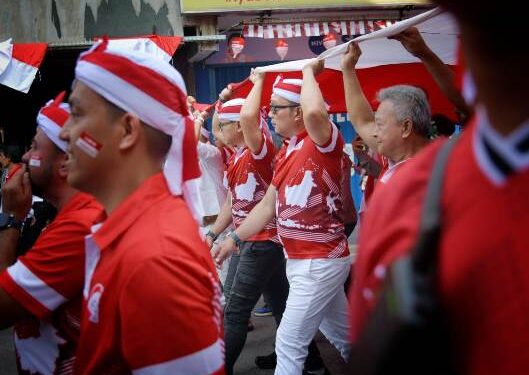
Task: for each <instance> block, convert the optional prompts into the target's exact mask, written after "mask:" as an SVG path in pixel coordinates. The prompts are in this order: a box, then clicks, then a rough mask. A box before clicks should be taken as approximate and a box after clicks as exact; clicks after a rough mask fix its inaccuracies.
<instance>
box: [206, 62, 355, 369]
mask: <svg viewBox="0 0 529 375" xmlns="http://www.w3.org/2000/svg"><path fill="white" fill-rule="evenodd" d="M322 69H323V62H322V61H317V60H314V62H312V63H310V64H308V65H307V66H306V67H305V68H304V69H303V81H302V80H299V79H281V78H280V79H279V80H278V82H277V83H276V84H275V85H274V88H273V94H272V97H271V100H270V112H269V116H270V118H271V119H272V124H273V125H274V128H275V130H276V132H277V133H278V134H280V135H281V136H282V137H284V138H285V139H287V141H286V142H285V145H284V147H283V148H282V149H281V151H279V153H278V156H277V157H276V160H275V166H274V178H273V180H272V183H271V185H270V187H269V188H268V190H267V192H266V195H265V196H264V198H263V199H262V200H261V202H260V203H259V204H258V205H257V206H256V207H255V208H254V209H253V210H252V212H251V213H250V215H248V217H247V218H246V220H245V221H244V222H243V223H242V225H240V226H239V227H238V228H237V229H236V230H235V232H234V233H233V234H232V235H231V237H230V238H228V239H226V240H225V241H224V243H223V244H222V246H221V248H220V250H219V251H218V252H217V254H216V258H217V262H221V261H222V260H223V259H224V258H225V257H226V256H228V255H229V254H230V253H231V252H233V251H234V248H235V246H236V243H237V242H238V241H241V240H243V241H244V240H246V239H247V238H249V237H250V236H252V235H254V233H256V232H257V231H259V230H261V228H263V227H264V226H265V225H266V223H268V222H269V221H270V220H272V219H273V218H276V219H277V231H278V235H279V238H280V240H281V242H282V243H283V245H284V248H285V251H286V253H287V255H288V259H287V266H286V272H287V278H288V281H289V283H290V291H289V295H288V300H287V305H286V309H285V312H284V313H283V318H282V320H281V324H280V326H279V329H278V331H277V339H276V353H277V367H276V371H275V373H276V374H281V375H283V374H285V375H287V374H288V375H291V374H295V375H299V374H302V371H303V362H304V360H305V358H306V356H307V353H308V346H309V343H310V341H311V340H312V338H313V337H314V335H315V334H316V332H317V331H318V329H320V330H321V331H322V333H323V334H324V335H325V336H326V337H327V338H328V339H329V340H330V341H331V342H332V343H333V344H334V345H335V346H336V348H337V349H338V350H339V351H340V353H341V355H342V356H343V358H347V356H348V352H349V347H348V316H347V309H348V306H347V300H346V297H345V293H344V290H343V284H344V282H345V280H346V278H347V275H348V274H349V268H350V258H349V250H348V246H347V241H346V238H345V235H344V225H343V221H342V218H341V217H340V212H341V209H342V192H341V189H340V181H341V163H342V153H343V151H342V150H343V145H344V142H343V139H342V137H341V136H340V134H339V131H338V129H337V127H336V126H335V125H334V124H332V123H331V122H330V121H329V115H328V113H327V110H326V106H325V101H324V99H323V96H322V94H321V91H320V89H319V87H318V84H317V82H316V79H315V76H316V75H317V74H318V73H319V72H320V71H321V70H322ZM260 87H261V89H262V85H261V86H260ZM254 89H255V87H254ZM260 94H261V91H259V93H258V95H254V96H249V97H248V98H247V100H246V102H245V104H244V106H243V109H242V116H241V122H243V123H244V121H245V115H246V114H247V113H254V114H255V113H256V111H257V110H258V108H259V105H260V101H261V95H260Z"/></svg>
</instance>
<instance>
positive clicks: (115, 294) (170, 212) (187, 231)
mask: <svg viewBox="0 0 529 375" xmlns="http://www.w3.org/2000/svg"><path fill="white" fill-rule="evenodd" d="M93 240H94V241H95V243H96V244H97V247H98V248H99V249H100V253H99V254H100V258H99V260H98V262H97V265H96V267H95V271H94V273H93V276H92V277H91V279H88V282H89V287H88V290H89V293H88V297H87V300H86V301H87V303H86V304H85V306H84V311H83V320H82V327H81V332H82V335H81V340H80V342H79V351H78V357H77V362H76V371H77V372H76V373H77V374H109V373H112V374H128V373H131V372H132V370H137V369H141V368H144V367H146V366H156V365H160V364H163V363H167V362H173V363H178V361H179V359H181V358H183V357H186V356H193V355H196V354H197V353H200V351H201V350H203V349H205V348H208V347H211V346H212V345H213V344H214V343H217V342H219V340H221V338H222V335H223V333H222V329H221V326H222V317H221V314H222V310H221V306H220V300H219V298H220V287H219V282H218V279H217V276H216V275H217V273H216V269H215V266H214V265H213V262H212V259H211V255H210V254H209V250H208V248H207V246H206V244H205V243H204V241H203V239H202V238H201V236H200V234H199V227H198V225H197V223H196V222H195V220H194V219H193V217H192V215H191V212H190V211H189V208H188V207H187V205H186V204H185V202H184V201H183V199H182V198H181V197H176V196H173V195H171V193H170V191H169V189H168V186H167V183H166V181H165V178H164V176H163V175H162V174H161V173H160V174H157V175H155V176H152V177H151V178H149V179H148V180H146V181H145V182H143V184H142V185H141V186H140V187H139V188H138V189H137V190H136V191H135V192H134V193H132V195H130V196H129V197H128V198H126V200H125V201H123V202H122V203H121V204H120V205H119V206H118V207H117V208H116V209H115V210H114V211H113V212H112V214H111V215H110V216H109V217H108V219H107V220H106V221H105V222H104V223H103V225H102V227H101V228H100V229H99V230H98V231H97V232H96V233H95V234H94V235H93ZM89 244H92V242H91V240H90V239H88V240H87V254H92V253H90V252H89V250H93V248H92V247H91V246H89ZM89 265H90V263H88V262H87V266H89ZM96 290H99V291H100V292H101V294H100V298H99V300H95V299H94V298H93V297H94V291H96ZM94 311H97V312H96V314H97V316H98V319H97V322H94V321H93V320H90V318H91V317H92V314H93V313H94ZM221 346H222V345H221ZM214 354H215V356H217V358H220V359H219V361H220V362H219V365H218V368H215V369H213V370H212V371H211V372H212V373H213V372H215V371H219V373H223V367H224V364H223V361H222V358H223V355H222V352H221V348H220V347H219V349H218V350H216V351H215V352H214ZM199 360H202V362H200V361H199ZM192 365H193V366H196V367H198V368H201V367H200V366H205V365H206V363H205V361H204V360H203V358H198V359H197V361H195V360H193V361H192ZM153 373H155V372H154V371H153ZM164 373H177V372H167V371H165V372H164Z"/></svg>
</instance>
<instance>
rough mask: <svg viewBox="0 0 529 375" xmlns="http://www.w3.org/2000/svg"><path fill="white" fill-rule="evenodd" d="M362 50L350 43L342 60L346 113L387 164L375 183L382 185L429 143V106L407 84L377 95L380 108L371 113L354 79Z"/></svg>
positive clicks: (371, 147) (419, 90)
mask: <svg viewBox="0 0 529 375" xmlns="http://www.w3.org/2000/svg"><path fill="white" fill-rule="evenodd" d="M361 53H362V51H361V50H360V47H359V46H358V44H356V43H351V44H350V45H349V48H348V50H347V53H346V54H345V55H344V57H343V59H342V72H343V80H344V88H345V98H346V104H347V112H348V113H349V118H350V119H351V123H352V124H353V126H354V128H355V130H356V132H357V133H358V135H359V136H360V137H361V138H362V139H363V140H364V142H365V143H366V145H367V146H368V147H369V148H370V149H371V150H373V151H375V152H378V153H379V154H381V155H382V156H384V157H385V158H386V159H387V161H388V163H387V165H384V168H383V170H382V172H381V173H380V177H379V182H382V183H386V182H387V181H388V180H389V179H390V178H391V176H392V175H393V174H394V173H395V172H396V171H397V169H398V168H400V167H401V166H402V165H403V164H404V163H405V162H406V161H407V160H409V159H410V158H412V157H413V156H414V155H415V154H416V153H417V152H419V151H420V150H421V149H422V148H423V147H424V146H426V145H427V144H428V142H429V134H430V126H431V125H430V106H429V104H428V99H427V98H426V94H425V93H424V91H422V90H421V89H419V88H417V87H413V86H408V85H398V86H392V87H389V88H386V89H383V90H380V92H379V93H378V97H377V99H378V101H379V103H380V105H379V106H378V109H377V111H376V113H373V111H372V110H371V106H370V105H369V102H368V101H367V99H366V97H365V95H364V93H363V92H362V89H361V87H360V83H359V81H358V78H357V76H356V72H355V66H356V63H357V62H358V58H359V57H360V55H361Z"/></svg>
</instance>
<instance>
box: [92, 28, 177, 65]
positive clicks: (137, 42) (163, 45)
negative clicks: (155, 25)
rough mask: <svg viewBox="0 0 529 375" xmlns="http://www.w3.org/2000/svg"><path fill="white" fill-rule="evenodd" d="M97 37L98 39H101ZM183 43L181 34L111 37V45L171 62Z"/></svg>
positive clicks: (109, 42) (109, 43) (109, 41)
mask: <svg viewBox="0 0 529 375" xmlns="http://www.w3.org/2000/svg"><path fill="white" fill-rule="evenodd" d="M99 39H100V38H97V39H96V40H99ZM181 43H182V37H180V36H160V35H144V36H136V37H126V38H109V40H108V45H109V46H111V47H116V48H121V49H127V50H132V51H139V52H142V53H147V54H149V55H151V56H155V57H158V58H160V59H161V60H163V61H166V62H169V61H170V60H171V58H172V57H173V55H174V53H175V52H176V50H177V49H178V47H179V46H180V44H181Z"/></svg>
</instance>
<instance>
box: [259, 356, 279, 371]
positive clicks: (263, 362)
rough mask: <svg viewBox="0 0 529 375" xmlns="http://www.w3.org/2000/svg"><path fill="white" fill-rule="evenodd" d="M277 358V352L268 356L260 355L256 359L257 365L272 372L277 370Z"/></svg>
mask: <svg viewBox="0 0 529 375" xmlns="http://www.w3.org/2000/svg"><path fill="white" fill-rule="evenodd" d="M276 364H277V356H276V352H272V353H271V354H268V355H258V356H257V357H255V365H256V366H257V367H259V368H260V369H263V370H272V369H274V368H276Z"/></svg>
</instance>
